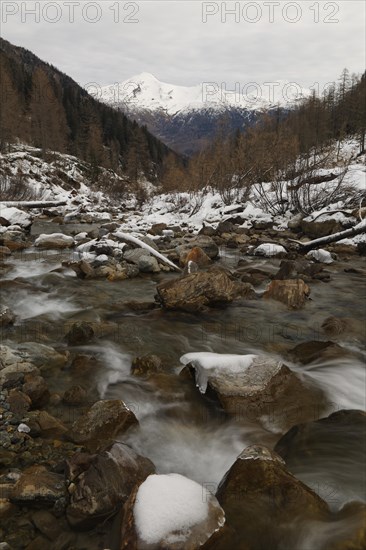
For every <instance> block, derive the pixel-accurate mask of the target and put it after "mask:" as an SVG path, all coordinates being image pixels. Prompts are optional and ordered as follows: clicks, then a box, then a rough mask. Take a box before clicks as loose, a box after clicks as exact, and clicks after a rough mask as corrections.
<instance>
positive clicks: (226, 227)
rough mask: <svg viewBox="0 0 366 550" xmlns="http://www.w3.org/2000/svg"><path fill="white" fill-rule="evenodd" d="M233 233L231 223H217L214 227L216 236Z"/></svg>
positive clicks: (233, 227) (225, 221)
mask: <svg viewBox="0 0 366 550" xmlns="http://www.w3.org/2000/svg"><path fill="white" fill-rule="evenodd" d="M234 231H235V226H234V224H233V223H232V222H230V221H227V220H224V221H222V222H219V223H218V224H217V226H216V231H215V233H216V235H222V234H223V233H233V232H234Z"/></svg>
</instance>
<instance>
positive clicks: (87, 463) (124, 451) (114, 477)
mask: <svg viewBox="0 0 366 550" xmlns="http://www.w3.org/2000/svg"><path fill="white" fill-rule="evenodd" d="M154 471H155V467H154V465H153V463H152V462H151V461H150V460H149V459H147V458H145V457H142V456H139V455H138V454H136V453H135V452H134V451H133V450H132V449H131V448H130V447H128V446H127V445H123V444H121V443H115V444H114V445H112V446H111V447H110V448H108V449H107V450H105V451H104V452H102V453H101V454H98V455H87V454H85V453H76V454H75V455H74V456H73V457H72V458H71V459H70V460H69V461H68V462H67V473H66V475H67V478H68V483H69V487H68V491H69V495H70V504H69V505H68V507H67V510H66V514H67V519H68V521H69V523H70V525H71V526H72V527H74V528H78V529H83V528H90V527H93V526H94V525H95V521H96V520H98V521H101V520H103V518H105V517H107V516H110V515H111V514H113V513H115V512H116V511H117V510H118V508H119V507H120V505H121V504H123V503H124V502H125V501H126V500H127V498H128V497H129V495H130V493H131V491H132V489H133V488H134V487H135V486H136V485H139V484H140V483H142V482H143V481H144V480H145V479H146V477H147V476H148V475H150V474H152V473H154Z"/></svg>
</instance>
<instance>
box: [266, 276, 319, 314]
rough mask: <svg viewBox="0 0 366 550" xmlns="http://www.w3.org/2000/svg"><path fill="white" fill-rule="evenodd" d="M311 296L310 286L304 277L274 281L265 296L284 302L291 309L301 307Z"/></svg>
mask: <svg viewBox="0 0 366 550" xmlns="http://www.w3.org/2000/svg"><path fill="white" fill-rule="evenodd" d="M309 296H310V288H309V287H308V285H307V284H305V283H304V281H303V280H302V279H285V280H282V281H281V280H274V281H272V282H271V283H270V284H269V286H268V288H267V290H266V291H265V293H264V294H263V298H265V299H269V298H270V299H273V300H277V301H278V302H282V303H283V304H285V305H286V306H287V307H288V308H289V309H301V308H302V307H303V306H304V305H305V302H306V300H307V298H308V297H309Z"/></svg>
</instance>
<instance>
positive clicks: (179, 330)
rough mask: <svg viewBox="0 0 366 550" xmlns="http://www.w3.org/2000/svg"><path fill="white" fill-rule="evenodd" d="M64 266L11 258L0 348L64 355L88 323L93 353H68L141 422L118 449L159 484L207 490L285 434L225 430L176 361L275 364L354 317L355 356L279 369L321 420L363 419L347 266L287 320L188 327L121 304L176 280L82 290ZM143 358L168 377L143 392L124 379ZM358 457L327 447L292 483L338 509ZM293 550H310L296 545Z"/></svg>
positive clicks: (355, 489) (135, 381)
mask: <svg viewBox="0 0 366 550" xmlns="http://www.w3.org/2000/svg"><path fill="white" fill-rule="evenodd" d="M67 256H68V253H62V254H61V256H60V254H57V255H52V254H47V255H43V256H42V258H40V257H37V256H36V252H35V251H34V250H30V253H28V254H16V253H15V254H14V255H13V256H12V260H11V269H9V270H8V271H7V272H6V274H5V275H4V277H3V280H2V283H1V287H0V290H1V300H2V303H5V304H6V305H8V306H9V307H10V308H11V309H12V310H13V311H14V312H15V313H16V314H17V316H18V321H17V323H16V325H15V326H14V327H13V328H12V329H10V330H8V331H7V332H6V333H5V334H4V343H9V345H12V344H14V343H16V342H20V341H27V340H29V341H32V340H38V341H40V342H42V343H45V344H49V345H51V346H55V347H56V348H61V349H63V348H66V345H65V342H64V340H63V338H64V335H65V334H66V333H67V331H68V329H69V328H70V326H71V324H72V323H73V322H75V321H77V320H85V321H89V322H91V323H93V324H94V326H95V332H96V334H97V339H96V341H95V343H93V345H91V346H81V347H79V348H75V349H74V350H72V351H77V352H78V353H81V354H83V353H84V354H85V353H86V354H89V355H93V357H95V358H96V359H97V363H98V368H96V370H95V380H94V382H95V384H96V386H97V388H98V391H99V394H100V395H101V396H102V397H103V398H118V399H123V400H124V401H125V402H126V404H127V405H128V406H129V407H130V408H131V409H132V410H133V411H134V413H135V414H136V416H137V418H138V420H139V422H140V427H139V428H138V429H137V430H135V431H133V432H129V433H128V434H126V435H125V436H124V437H123V440H124V441H126V442H127V443H128V444H129V445H131V446H132V447H133V448H134V449H135V450H136V451H137V452H139V453H141V454H143V455H146V456H148V457H149V458H150V459H151V460H152V461H153V462H154V463H155V465H156V468H157V471H158V472H159V473H169V472H177V473H181V474H183V475H186V476H188V477H189V478H191V479H194V480H196V481H198V482H200V483H202V484H204V485H205V486H206V487H208V488H209V489H210V490H211V491H215V489H216V488H217V485H218V483H219V482H220V480H221V479H222V477H223V475H224V474H225V472H226V471H227V470H228V469H229V468H230V466H231V465H232V464H233V462H234V461H235V458H236V457H237V455H238V454H239V453H240V452H241V451H242V450H243V448H244V447H246V446H247V445H250V444H252V443H262V444H264V445H268V446H271V447H273V446H274V445H275V443H276V442H277V441H278V439H279V438H280V437H281V435H282V434H281V433H278V429H277V428H276V426H275V425H272V424H271V422H270V420H269V421H268V424H267V425H265V427H263V426H259V425H258V424H255V423H253V422H250V420H249V419H243V418H239V419H238V418H235V419H228V418H227V417H225V416H224V415H223V414H222V411H221V410H220V409H219V408H218V406H217V404H216V403H214V402H210V401H207V400H206V399H204V398H203V397H202V396H201V395H199V393H198V391H197V390H196V388H194V387H192V384H191V382H190V381H188V380H185V379H183V378H182V377H178V376H174V375H175V374H177V373H178V372H179V367H180V363H179V358H180V356H181V355H183V354H184V353H187V352H192V351H212V352H218V353H236V354H246V353H253V352H254V353H257V352H260V353H271V354H272V355H276V356H277V357H280V356H281V350H283V349H285V348H288V347H293V346H295V345H296V344H298V343H300V342H306V341H309V340H319V339H320V340H327V338H326V336H325V335H324V334H323V333H322V330H321V324H322V323H323V321H324V320H325V319H326V318H327V317H329V316H337V317H352V318H353V319H354V320H355V321H356V325H357V324H359V326H360V330H359V331H357V330H356V332H354V333H353V334H352V335H351V336H349V337H347V338H344V341H342V342H339V343H340V344H341V345H343V346H345V347H347V348H349V349H350V350H352V351H353V352H357V354H358V356H356V355H353V356H351V357H347V358H345V357H339V358H337V359H334V360H332V361H323V362H318V363H315V364H312V365H308V366H301V365H296V364H289V363H288V362H287V364H289V366H290V367H291V368H293V369H294V370H295V371H296V372H297V373H298V374H299V376H301V377H302V379H303V380H304V381H305V383H308V384H312V385H315V386H317V387H319V388H321V389H322V390H323V391H324V392H325V394H326V395H327V398H328V401H329V407H328V411H327V414H328V413H331V412H333V411H336V410H340V409H343V408H346V409H365V408H366V407H365V388H366V385H365V381H366V378H365V362H364V359H365V349H364V347H363V339H364V332H363V329H362V321H363V319H364V317H365V303H364V300H363V298H364V296H365V280H364V277H363V276H362V275H361V274H358V273H345V271H344V268H346V267H349V264H348V263H345V264H340V263H337V264H333V265H331V266H330V267H328V268H327V269H328V270H329V271H330V273H331V282H329V283H323V282H313V283H311V285H310V286H311V301H310V302H308V303H307V304H306V307H305V308H304V309H303V310H300V311H288V310H286V309H285V308H284V307H283V306H282V305H281V304H277V303H276V302H273V301H264V300H256V301H250V302H247V303H246V304H245V305H243V304H242V303H238V305H236V304H233V305H232V306H231V307H229V308H227V309H225V310H215V311H212V312H210V314H206V315H200V316H194V315H190V314H185V313H172V312H163V311H161V310H151V311H149V312H147V313H134V312H131V311H130V310H127V309H126V308H125V307H124V306H123V303H124V302H125V301H130V300H137V301H152V300H153V299H154V294H155V289H156V283H157V282H159V281H161V280H164V279H166V278H169V277H172V276H175V275H171V274H169V275H166V274H165V275H160V274H159V275H156V276H151V275H148V276H146V277H139V278H136V279H132V280H127V281H121V282H108V281H105V280H85V281H80V280H79V279H77V278H76V276H75V274H74V273H73V272H72V271H71V270H60V269H58V268H59V266H60V260H61V259H62V257H65V258H66V257H67ZM237 261H238V257H237V256H236V255H232V254H231V253H230V252H228V253H225V254H224V262H225V263H226V264H228V265H229V266H234V265H236V263H237ZM352 262H353V263H352V267H356V268H357V267H361V263H362V260H361V258H358V257H354V258H352ZM9 263H10V262H9ZM252 263H253V267H259V268H261V269H266V270H268V271H272V272H274V271H276V269H277V268H278V265H279V261H277V260H266V259H263V260H258V259H257V258H255V259H254V258H253V260H252ZM260 290H261V289H260ZM363 326H364V325H363ZM151 353H154V354H157V355H159V356H161V357H163V359H164V363H165V364H166V365H167V367H166V374H162V375H159V376H155V377H153V378H152V379H151V380H150V381H149V382H148V381H146V380H143V379H140V378H138V377H136V376H131V374H130V366H131V360H132V357H134V356H141V355H144V354H151ZM94 382H93V383H94ZM71 383H75V380H73V374H72V372H71V371H67V370H66V371H65V372H63V373H60V375H59V376H58V377H57V379H56V380H55V382H54V384H55V388H54V389H56V390H57V391H59V392H60V393H61V392H62V391H63V390H64V389H65V388H66V387H68V386H69V385H70V384H71ZM323 416H326V414H325V415H323ZM314 419H317V417H316V414H314ZM363 452H364V449H363V445H362V443H361V442H360V441H357V440H355V441H354V443H353V444H352V438H351V439H350V440H349V446H348V447H347V448H344V446H343V445H342V442H340V443H337V442H334V441H333V440H332V442H330V443H329V445H328V446H327V447H324V449H320V456H322V453H323V455H324V460H321V458H320V459H319V458H317V459H314V460H307V459H306V458H304V460H303V461H300V462H298V463H297V464H296V466H294V469H293V473H295V475H296V476H297V477H299V478H300V479H301V480H303V481H304V482H305V483H307V484H308V485H309V486H311V487H312V488H314V489H315V490H316V491H317V492H318V493H319V494H320V495H321V496H322V497H323V498H324V499H326V500H327V501H328V503H329V504H330V506H331V507H332V508H333V509H338V508H340V507H342V505H343V504H344V503H346V502H348V501H350V500H354V499H358V500H366V498H365V479H364V476H363V472H364V467H363V462H362V460H363V458H364V456H363ZM318 456H319V453H318ZM339 528H340V529H341V526H339ZM327 529H328V527H327V526H320V527H319V528H317V529H316V532H317V533H318V537H323V538H324V537H325V540H326V537H327V532H328V531H327ZM333 534H334V531H333ZM301 536H302V535H301ZM314 536H315V535H314ZM300 538H301V537H300ZM315 538H316V537H315ZM301 540H302V539H301ZM319 540H320V539H319ZM304 541H305V542H304ZM301 545H302V546H301ZM300 547H301V548H304V549H305V547H306V549H308V548H316V547H317V546H316V544H315V545H314V544H313V546H312V541H311V540H310V542H309V540H308V538H306V537H305V538H304V537H303V542H299V548H300Z"/></svg>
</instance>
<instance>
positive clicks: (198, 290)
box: [157, 269, 255, 312]
mask: <svg viewBox="0 0 366 550" xmlns="http://www.w3.org/2000/svg"><path fill="white" fill-rule="evenodd" d="M157 292H158V295H157V296H158V300H159V301H160V303H161V304H162V306H163V307H164V308H165V309H173V310H182V311H187V312H199V311H202V310H204V309H206V308H207V307H222V306H226V305H228V304H229V303H231V302H232V301H233V300H235V299H237V298H245V299H253V298H254V297H255V292H254V290H253V287H252V286H251V285H250V284H247V283H241V282H238V281H235V280H232V279H231V278H230V277H229V275H228V274H227V273H226V272H225V271H223V270H220V269H212V270H210V271H199V272H196V273H192V274H190V275H187V276H185V277H180V278H177V279H173V280H170V281H167V282H163V283H161V284H160V285H158V286H157Z"/></svg>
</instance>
